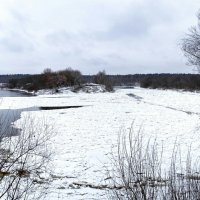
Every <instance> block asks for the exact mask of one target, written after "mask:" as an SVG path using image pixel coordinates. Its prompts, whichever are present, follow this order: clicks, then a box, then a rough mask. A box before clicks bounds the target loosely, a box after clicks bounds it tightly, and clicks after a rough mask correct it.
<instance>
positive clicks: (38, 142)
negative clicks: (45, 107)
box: [0, 115, 52, 200]
mask: <svg viewBox="0 0 200 200" xmlns="http://www.w3.org/2000/svg"><path fill="white" fill-rule="evenodd" d="M3 118H4V117H3ZM2 121H3V123H6V121H7V120H2ZM19 126H20V131H19V135H16V128H14V127H13V128H12V129H11V130H10V129H9V128H5V127H9V125H7V126H0V139H1V140H0V199H6V200H17V199H24V200H28V199H40V198H41V197H44V195H45V192H46V189H47V188H48V185H49V183H48V179H47V178H45V173H47V169H48V163H49V160H50V158H51V152H50V151H49V149H48V145H47V142H48V140H49V139H50V138H51V135H52V128H51V127H49V126H47V125H46V123H45V121H43V122H42V121H41V120H40V122H39V121H36V119H33V118H32V117H30V116H28V115H27V117H26V118H25V119H24V120H23V122H21V123H20V124H19ZM2 127H4V128H2ZM8 132H9V135H8ZM12 132H13V133H15V134H11V133H12ZM12 135H15V136H12Z"/></svg>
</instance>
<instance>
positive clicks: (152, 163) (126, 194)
mask: <svg viewBox="0 0 200 200" xmlns="http://www.w3.org/2000/svg"><path fill="white" fill-rule="evenodd" d="M190 152H191V149H190V148H189V149H188V154H187V153H186V154H187V158H186V160H185V161H184V159H183V157H182V156H181V149H180V146H179V145H178V144H177V143H176V142H175V144H174V149H173V152H172V155H171V162H169V166H166V165H165V166H164V165H163V155H164V148H163V146H162V145H158V141H157V140H156V139H149V140H145V139H144V135H143V134H142V133H141V132H140V131H139V132H137V133H134V131H133V129H131V130H130V132H129V134H126V133H124V134H122V135H121V136H120V137H119V140H118V152H117V156H114V157H113V161H114V162H113V164H114V165H113V166H114V169H113V170H112V171H110V173H109V176H110V177H111V184H112V185H113V186H112V188H114V189H112V190H111V191H112V192H111V199H118V200H125V199H127V200H161V199H165V200H197V199H200V175H199V172H200V163H199V161H198V160H197V161H192V158H191V154H190Z"/></svg>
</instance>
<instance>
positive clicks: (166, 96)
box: [0, 88, 200, 200]
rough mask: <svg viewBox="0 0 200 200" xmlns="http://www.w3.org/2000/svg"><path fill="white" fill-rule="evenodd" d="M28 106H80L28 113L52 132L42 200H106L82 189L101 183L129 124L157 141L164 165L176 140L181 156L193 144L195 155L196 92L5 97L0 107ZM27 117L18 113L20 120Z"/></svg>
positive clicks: (199, 116)
mask: <svg viewBox="0 0 200 200" xmlns="http://www.w3.org/2000/svg"><path fill="white" fill-rule="evenodd" d="M32 106H39V107H40V106H83V107H81V108H71V109H61V110H48V111H44V110H43V111H32V112H29V114H30V115H31V116H33V117H36V118H41V119H45V120H46V121H47V123H48V124H49V125H53V126H54V130H56V134H55V135H54V136H53V137H52V139H51V145H52V147H51V148H52V151H54V153H55V154H54V159H53V160H52V163H51V166H52V171H53V172H52V173H53V174H52V181H51V186H50V191H49V193H48V194H47V198H46V199H50V200H54V199H71V200H72V199H87V200H89V199H107V198H108V194H107V193H108V192H107V191H106V190H100V189H92V188H90V187H84V185H90V184H92V185H94V186H99V185H104V184H105V180H106V179H107V178H108V176H107V173H106V172H107V169H111V168H112V166H111V161H110V153H111V152H112V151H114V150H115V149H116V146H117V138H118V134H119V133H120V131H124V132H127V133H128V131H129V129H130V127H131V124H132V123H133V122H134V123H133V129H135V130H138V129H139V128H140V127H141V126H142V131H143V134H144V136H145V137H147V138H149V137H157V141H158V143H159V144H162V143H163V145H164V162H166V163H167V162H168V159H170V155H171V153H170V152H172V150H173V147H174V142H175V140H177V142H178V143H179V144H180V145H181V148H182V152H183V154H184V153H186V152H187V149H188V147H189V146H190V145H192V152H193V156H194V157H195V158H196V157H198V156H199V155H200V150H199V149H200V127H199V126H200V93H192V92H183V91H173V90H150V89H141V88H135V89H117V90H116V92H115V93H90V94H88V93H83V92H80V93H72V92H69V91H65V92H64V93H63V94H54V95H40V96H35V97H17V98H13V97H5V98H2V99H1V104H0V108H4V109H5V108H6V109H7V108H11V109H15V108H25V107H32ZM26 115H27V112H23V113H22V117H21V119H20V120H23V118H24V117H25V116H26ZM76 183H77V184H76ZM81 184H82V186H78V185H81Z"/></svg>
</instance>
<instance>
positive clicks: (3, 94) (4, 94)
mask: <svg viewBox="0 0 200 200" xmlns="http://www.w3.org/2000/svg"><path fill="white" fill-rule="evenodd" d="M29 96H33V95H32V94H30V93H26V92H23V91H13V90H4V89H0V97H29Z"/></svg>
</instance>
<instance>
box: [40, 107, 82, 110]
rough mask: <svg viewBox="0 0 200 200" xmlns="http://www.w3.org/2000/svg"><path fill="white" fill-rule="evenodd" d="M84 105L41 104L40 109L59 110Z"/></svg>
mask: <svg viewBox="0 0 200 200" xmlns="http://www.w3.org/2000/svg"><path fill="white" fill-rule="evenodd" d="M82 107H84V106H51V107H50V106H41V107H39V109H40V110H59V109H70V108H82Z"/></svg>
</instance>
